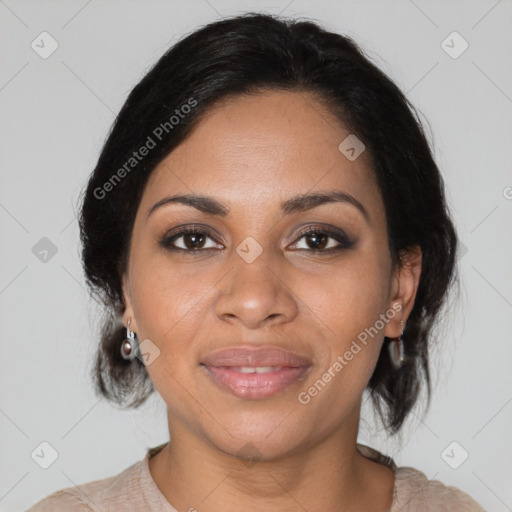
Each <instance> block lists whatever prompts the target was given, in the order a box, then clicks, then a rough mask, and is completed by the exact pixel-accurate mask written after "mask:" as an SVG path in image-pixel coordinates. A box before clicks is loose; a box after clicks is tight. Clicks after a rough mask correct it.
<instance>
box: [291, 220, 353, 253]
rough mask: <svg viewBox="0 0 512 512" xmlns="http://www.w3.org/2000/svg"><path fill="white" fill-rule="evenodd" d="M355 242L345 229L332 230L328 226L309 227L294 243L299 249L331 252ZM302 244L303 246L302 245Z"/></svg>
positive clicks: (350, 245) (346, 247)
mask: <svg viewBox="0 0 512 512" xmlns="http://www.w3.org/2000/svg"><path fill="white" fill-rule="evenodd" d="M354 243H355V242H353V241H352V240H350V238H349V237H348V236H347V235H346V234H345V233H344V232H343V231H339V232H338V231H332V230H330V229H327V228H320V227H314V228H308V229H306V230H304V231H302V232H301V236H300V238H299V239H298V241H297V242H295V244H294V248H295V249H297V250H306V251H309V252H316V251H318V252H320V253H327V254H328V253H331V252H335V251H340V250H342V249H348V248H349V247H352V246H353V245H354ZM301 245H302V246H301Z"/></svg>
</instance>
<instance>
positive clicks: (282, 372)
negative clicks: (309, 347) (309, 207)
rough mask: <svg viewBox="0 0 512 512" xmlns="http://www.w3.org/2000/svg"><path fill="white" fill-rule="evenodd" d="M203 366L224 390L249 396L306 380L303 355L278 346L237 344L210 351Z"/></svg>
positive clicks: (263, 394)
mask: <svg viewBox="0 0 512 512" xmlns="http://www.w3.org/2000/svg"><path fill="white" fill-rule="evenodd" d="M201 366H202V367H203V368H204V369H205V370H206V372H207V375H208V376H209V377H210V378H211V379H212V380H213V382H214V383H215V384H216V385H217V386H218V387H219V388H220V389H222V390H224V391H227V392H229V393H231V394H232V395H234V396H236V397H239V398H244V399H248V400H261V399H264V398H269V397H271V396H274V395H276V394H278V393H281V392H283V391H284V390H286V389H288V388H290V387H291V386H293V385H294V384H296V383H297V382H299V381H301V380H303V379H302V378H303V376H304V375H305V373H307V372H308V370H309V369H310V368H311V367H312V364H311V362H310V361H309V359H307V358H306V357H304V356H299V355H298V354H294V353H292V352H288V351H285V350H282V349H278V348H272V347H270V348H268V347H260V348H254V347H251V348H249V347H234V348H229V349H225V350H222V351H217V352H214V353H212V354H209V355H208V356H207V357H206V358H205V359H204V360H203V361H202V362H201Z"/></svg>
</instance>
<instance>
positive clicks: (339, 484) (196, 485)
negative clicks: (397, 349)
mask: <svg viewBox="0 0 512 512" xmlns="http://www.w3.org/2000/svg"><path fill="white" fill-rule="evenodd" d="M358 422H359V411H357V414H356V415H355V416H354V417H352V418H349V419H348V420H347V423H346V424H345V426H344V428H343V430H342V431H339V430H336V431H333V432H332V433H331V434H330V435H328V436H327V437H324V438H323V439H322V441H321V442H319V443H318V444H316V445H315V446H312V447H309V448H307V449H303V450H300V451H299V450H298V451H297V452H296V453H293V454H289V455H286V456H283V457H280V458H278V459H273V460H266V459H265V458H264V457H261V458H260V457H259V456H258V455H256V454H254V453H253V454H251V450H250V447H249V446H247V447H246V449H245V452H247V454H248V455H249V458H248V459H247V460H240V458H238V457H235V456H233V455H230V454H227V453H225V452H223V451H220V450H219V449H217V448H216V447H214V446H212V444H210V443H209V442H208V441H207V440H206V439H205V438H204V437H201V436H199V435H198V434H197V433H196V432H191V431H190V430H189V429H187V428H186V427H185V425H183V424H182V423H180V422H179V421H177V420H176V418H172V417H169V430H170V434H171V437H170V438H171V440H172V441H171V442H169V443H168V444H167V445H166V446H165V447H164V448H163V449H162V450H161V452H159V453H158V454H157V455H155V456H154V457H152V458H151V459H150V472H151V474H152V476H153V479H154V480H155V482H156V484H157V486H158V487H159V489H160V490H161V492H162V493H163V494H164V496H165V497H166V499H167V500H168V501H169V503H171V504H172V505H173V507H175V508H177V509H178V510H186V511H191V512H194V510H196V511H201V512H213V511H219V510H222V511H223V512H231V511H237V512H238V511H239V510H251V511H254V512H260V511H268V510H275V511H280V512H292V511H293V512H295V511H301V512H303V511H304V510H323V511H325V512H328V511H339V510H340V509H342V510H343V511H344V512H351V511H356V510H357V511H360V510H365V509H368V510H370V509H371V510H375V511H380V510H382V511H385V510H388V509H389V507H390V505H391V499H392V491H393V484H394V475H393V473H392V471H391V470H390V469H389V468H386V467H385V466H382V465H381V464H377V463H375V462H373V461H371V460H369V459H367V458H366V457H363V456H362V455H361V454H359V452H357V450H356V442H357V430H358ZM245 452H244V453H245ZM251 455H252V456H253V458H252V459H251ZM379 503H380V504H381V505H380V506H379V505H376V504H379Z"/></svg>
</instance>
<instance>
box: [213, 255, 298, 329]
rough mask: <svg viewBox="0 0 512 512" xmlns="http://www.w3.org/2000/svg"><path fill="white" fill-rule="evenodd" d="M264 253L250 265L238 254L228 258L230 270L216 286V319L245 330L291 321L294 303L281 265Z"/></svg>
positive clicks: (295, 303)
mask: <svg viewBox="0 0 512 512" xmlns="http://www.w3.org/2000/svg"><path fill="white" fill-rule="evenodd" d="M269 256H270V255H269V254H268V253H267V254H265V251H263V253H262V254H261V255H260V256H259V257H258V258H257V259H256V260H255V261H253V262H252V263H248V262H247V261H245V260H244V259H243V258H241V257H240V256H239V255H238V254H236V253H234V254H233V256H232V257H231V258H230V260H231V261H230V266H231V271H230V272H228V273H227V275H226V276H225V278H224V279H223V280H221V282H220V283H219V285H218V295H217V298H216V303H215V310H216V314H217V316H218V318H220V319H222V320H224V321H227V322H231V323H236V322H238V323H240V324H242V325H243V326H244V327H246V328H247V329H259V328H262V327H265V326H267V325H279V324H283V323H286V322H290V321H291V320H293V319H294V318H295V317H296V315H297V313H298V305H297V301H296V299H295V297H294V295H293V292H292V290H291V289H290V286H289V284H288V283H286V273H285V272H284V269H283V265H284V264H285V262H283V264H282V265H280V264H278V263H276V261H273V262H271V261H270V258H269Z"/></svg>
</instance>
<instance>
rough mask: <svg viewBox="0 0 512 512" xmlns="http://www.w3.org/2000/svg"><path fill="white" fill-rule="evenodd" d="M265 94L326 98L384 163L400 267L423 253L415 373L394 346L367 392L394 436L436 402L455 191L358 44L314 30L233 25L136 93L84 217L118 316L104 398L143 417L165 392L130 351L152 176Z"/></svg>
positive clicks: (111, 331) (247, 22)
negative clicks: (222, 115) (222, 114)
mask: <svg viewBox="0 0 512 512" xmlns="http://www.w3.org/2000/svg"><path fill="white" fill-rule="evenodd" d="M266 89H272V90H283V91H307V92H311V93H314V94H315V95H316V96H317V97H318V98H321V99H322V100H323V101H324V102H325V104H326V105H328V106H329V107H330V108H331V110H332V112H333V113H334V114H335V115H336V116H338V117H339V118H340V121H341V122H342V123H343V124H344V125H345V126H348V127H350V130H351V132H352V133H354V134H356V135H357V137H358V138H359V139H361V140H362V141H363V143H364V144H365V146H366V148H367V150H368V152H369V154H370V156H371V159H372V162H373V170H374V173H375V177H376V180H377V183H378V185H379V188H380V191H381V194H382V198H383V201H384V205H385V213H386V220H387V229H388V240H389V251H390V254H391V258H392V262H393V264H394V265H399V264H400V258H399V255H400V253H401V251H402V250H404V249H407V248H410V247H413V246H416V245H417V246H419V247H420V248H421V251H422V256H423V260H422V272H421V277H420V283H419V288H418V291H417V295H416V300H415V304H414V308H413V310H412V312H411V314H410V316H409V319H408V321H407V325H406V329H405V333H404V343H405V355H406V358H407V359H406V362H405V363H404V365H403V366H402V367H401V368H399V369H394V367H393V366H392V364H391V362H390V359H389V356H388V351H387V350H386V344H387V343H388V342H389V340H388V339H386V340H385V343H384V345H383V350H382V352H381V354H380V357H379V360H378V363H377V366H376V369H375V372H374V374H373V375H372V377H371V379H370V382H369V384H368V388H369V391H370V393H371V396H372V399H373V401H374V404H375V406H376V409H377V411H378V412H379V414H380V416H381V418H382V420H383V421H384V424H385V425H386V427H387V428H388V429H389V430H390V432H392V433H395V432H397V431H398V430H399V429H400V427H401V426H402V424H403V421H404V419H405V418H406V416H407V415H408V413H409V412H410V410H411V408H412V407H413V405H414V404H415V402H416V401H417V398H418V395H419V391H420V389H421V384H422V382H424V383H425V384H426V388H427V396H428V398H430V387H431V385H430V373H429V344H430V342H431V331H432V328H433V326H434V321H435V319H436V317H438V314H439V311H440V309H441V306H442V305H443V303H444V301H445V298H446V296H447V291H448V289H449V287H450V285H451V283H452V281H454V279H455V255H456V249H457V238H456V234H455V230H454V226H453V223H452V221H451V220H450V215H449V212H448V209H447V205H446V201H445V196H444V188H443V187H444V186H443V180H442V177H441V175H440V172H439V170H438V168H437V166H436V164H435V162H434V160H433V157H432V154H431V150H430V148H429V144H428V142H427V140H426V137H425V134H424V131H423V128H422V125H421V122H420V120H419V118H418V115H417V113H416V111H415V110H414V108H413V107H412V106H411V105H410V104H409V102H408V100H407V98H406V97H405V96H404V94H403V93H402V92H401V91H400V90H399V89H398V87H397V86H396V85H395V84H394V83H393V82H392V81H391V80H390V79H389V78H388V77H387V76H386V75H385V74H384V73H383V72H382V71H380V70H379V69H378V68H377V67H376V66H375V65H374V64H373V63H372V62H371V61H370V60H369V59H368V58H367V57H366V56H365V55H364V54H363V52H362V51H361V50H360V48H359V47H358V46H357V45H356V43H355V42H354V41H352V40H351V39H350V38H348V37H344V36H342V35H339V34H336V33H331V32H328V31H326V30H324V29H323V28H321V27H320V26H319V25H318V24H316V23H314V22H311V21H299V20H293V19H291V20H288V19H284V18H279V17H276V16H271V15H264V14H252V13H249V14H246V15H242V16H237V17H232V18H225V19H222V20H220V21H217V22H214V23H211V24H209V25H207V26H205V27H203V28H201V29H199V30H197V31H195V32H193V33H191V34H190V35H188V36H187V37H186V38H184V39H182V40H181V41H179V42H178V43H177V44H175V45H174V46H173V47H172V48H170V49H169V50H168V51H167V52H166V53H165V54H164V55H163V56H162V57H161V58H160V59H159V60H158V62H157V63H156V64H155V65H154V66H153V68H152V69H151V70H150V71H149V72H148V73H147V74H146V75H145V76H144V78H143V79H142V80H141V81H140V82H139V83H138V84H137V85H136V86H135V88H134V89H133V90H132V91H131V93H130V94H129V96H128V99H127V100H126V102H125V104H124V105H123V107H122V109H121V111H120V112H119V115H118V116H117V118H116V120H115V122H114V124H113V126H112V129H111V131H110V134H109V135H108V138H107V140H106V142H105V143H104V146H103V148H102V151H101V154H100V156H99V159H98V163H97V165H96V167H95V169H94V171H93V173H92V175H91V177H90V179H89V181H88V183H87V187H86V189H85V191H84V194H83V203H82V207H81V216H80V234H81V241H82V245H83V251H82V261H83V266H84V269H85V275H86V278H87V282H88V285H89V287H90V289H91V292H92V293H96V294H99V295H100V297H101V299H102V301H103V303H104V304H105V306H106V308H105V311H106V317H105V319H104V322H103V327H102V332H101V342H100V345H99V350H98V352H97V358H96V365H95V370H94V372H95V382H96V385H97V390H98V392H99V393H101V394H102V395H103V396H105V397H107V398H108V399H110V400H112V401H113V402H115V403H117V404H119V405H121V406H123V407H136V406H138V405H140V404H141V403H142V402H144V400H145V399H146V398H147V397H148V395H149V394H150V393H151V392H152V391H153V387H152V384H151V381H150V380H149V376H148V374H147V371H146V369H145V366H144V365H143V363H141V362H140V361H139V360H138V359H135V360H133V361H132V362H129V361H127V360H125V359H123V358H122V357H121V355H120V350H119V347H120V344H121V342H122V340H123V338H124V337H125V329H124V327H123V325H122V322H121V314H122V313H123V311H124V307H125V305H124V304H123V297H122V288H121V277H122V274H123V272H124V270H125V267H126V264H127V254H128V248H129V244H130V238H131V232H132V228H133V223H134V219H135V215H136V212H137V209H138V205H139V203H140V200H141V197H142V194H143V191H144V187H145V185H146V183H147V180H148V178H149V176H150V174H151V172H152V171H153V170H154V169H155V167H156V166H157V164H158V163H159V162H160V161H161V160H162V159H164V158H165V157H166V156H167V155H168V154H169V153H170V152H171V151H172V150H173V149H174V148H175V147H176V146H177V145H178V144H180V143H181V142H183V140H184V139H185V138H186V137H187V135H188V134H189V133H190V131H191V129H192V128H193V127H194V126H195V124H197V123H198V122H199V121H200V119H201V116H202V114H204V113H206V112H207V111H208V109H209V108H210V107H211V106H212V105H213V104H214V102H216V101H218V100H222V99H226V98H229V97H230V96H231V97H232V96H235V95H240V94H249V93H256V92H258V91H261V90H266ZM185 105H188V106H189V107H190V108H188V107H187V108H184V106H185ZM173 116H174V118H173ZM158 127H160V130H158ZM156 134H158V137H157V135H156ZM148 137H151V138H152V139H153V140H154V142H157V143H156V145H155V146H154V147H153V148H152V149H151V150H150V151H149V152H148V154H147V155H146V156H144V158H141V159H140V160H138V159H137V161H136V162H135V161H133V160H130V159H131V158H134V157H133V153H134V151H138V150H139V148H141V147H142V146H144V145H147V143H148ZM157 139H158V140H157ZM127 162H130V165H129V166H127ZM121 169H124V172H123V171H121ZM114 175H115V176H114ZM116 176H117V178H116ZM118 178H119V179H118Z"/></svg>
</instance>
